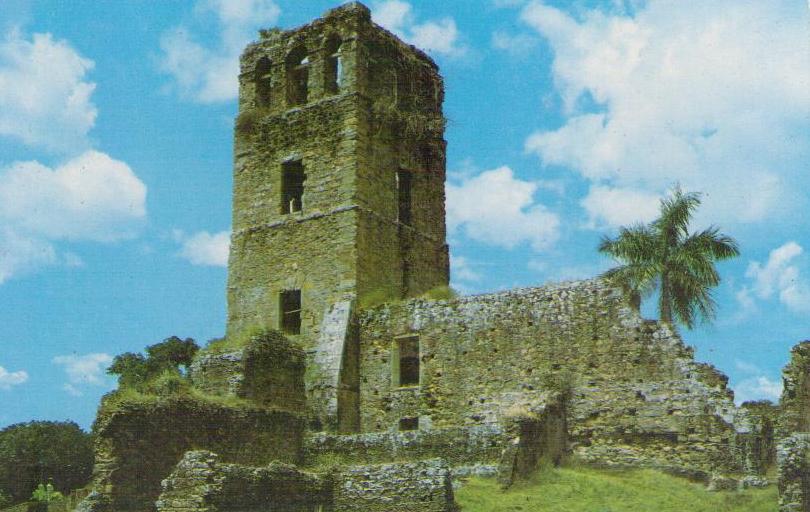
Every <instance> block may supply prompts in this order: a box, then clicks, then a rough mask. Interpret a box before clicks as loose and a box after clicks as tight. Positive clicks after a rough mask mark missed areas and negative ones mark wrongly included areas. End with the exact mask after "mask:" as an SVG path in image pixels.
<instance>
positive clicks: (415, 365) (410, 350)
mask: <svg viewBox="0 0 810 512" xmlns="http://www.w3.org/2000/svg"><path fill="white" fill-rule="evenodd" d="M399 385H400V386H417V385H419V337H418V336H413V337H410V338H404V339H401V340H399Z"/></svg>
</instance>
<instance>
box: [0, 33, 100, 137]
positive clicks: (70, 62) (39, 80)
mask: <svg viewBox="0 0 810 512" xmlns="http://www.w3.org/2000/svg"><path fill="white" fill-rule="evenodd" d="M93 65H94V64H93V61H91V60H89V59H86V58H84V57H82V56H81V55H79V53H78V52H77V51H76V50H74V49H73V48H72V47H71V46H70V45H69V44H68V43H67V42H66V41H60V40H54V38H53V36H51V35H50V34H34V35H33V37H32V38H31V39H28V38H26V37H24V36H23V34H22V33H21V32H20V31H19V30H11V31H10V32H9V33H8V34H6V36H5V39H4V40H2V41H0V135H5V136H10V137H14V138H16V139H18V140H20V141H22V142H23V143H24V144H27V145H29V146H35V147H42V148H46V149H48V150H53V151H60V152H62V151H75V149H76V148H77V147H78V148H85V147H87V146H88V142H87V133H88V132H89V131H90V129H91V128H92V127H93V125H94V124H95V120H96V115H97V110H96V107H95V105H93V103H92V101H91V100H90V96H91V95H92V93H93V90H94V89H95V84H94V83H92V82H88V81H86V79H85V75H86V73H87V72H88V71H90V70H91V69H92V68H93Z"/></svg>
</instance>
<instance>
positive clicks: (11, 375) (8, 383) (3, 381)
mask: <svg viewBox="0 0 810 512" xmlns="http://www.w3.org/2000/svg"><path fill="white" fill-rule="evenodd" d="M27 380H28V373H26V372H25V371H23V370H20V371H17V372H10V371H8V370H6V369H5V368H3V367H2V366H0V389H5V390H8V389H11V388H12V387H13V386H19V385H20V384H22V383H24V382H25V381H27Z"/></svg>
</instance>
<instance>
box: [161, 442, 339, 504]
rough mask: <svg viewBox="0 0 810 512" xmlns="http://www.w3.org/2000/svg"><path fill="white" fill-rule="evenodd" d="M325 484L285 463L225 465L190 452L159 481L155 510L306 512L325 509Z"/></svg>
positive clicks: (328, 499) (328, 491)
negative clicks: (271, 511) (158, 495)
mask: <svg viewBox="0 0 810 512" xmlns="http://www.w3.org/2000/svg"><path fill="white" fill-rule="evenodd" d="M329 484H330V482H328V481H324V480H323V479H321V478H320V477H318V476H317V475H314V474H311V473H305V472H302V471H300V470H298V469H297V468H296V467H295V466H291V465H289V464H282V463H278V462H274V463H272V464H270V465H267V466H263V467H250V466H243V465H238V464H226V463H223V462H222V461H221V457H219V456H218V455H216V454H215V453H212V452H207V451H191V452H187V453H186V454H185V456H184V457H183V459H182V460H181V461H180V463H179V464H178V465H177V467H175V469H174V471H173V472H172V474H171V475H170V476H169V477H168V478H166V479H165V480H164V481H163V483H162V488H163V492H162V493H161V495H160V498H159V499H158V500H157V510H158V512H192V511H194V512H209V511H210V512H214V511H217V512H227V511H233V512H248V511H257V512H258V511H260V510H274V511H275V510H279V511H284V512H312V511H316V510H324V509H323V508H319V507H325V506H327V505H328V504H330V502H331V488H330V485H329ZM327 510H328V509H327Z"/></svg>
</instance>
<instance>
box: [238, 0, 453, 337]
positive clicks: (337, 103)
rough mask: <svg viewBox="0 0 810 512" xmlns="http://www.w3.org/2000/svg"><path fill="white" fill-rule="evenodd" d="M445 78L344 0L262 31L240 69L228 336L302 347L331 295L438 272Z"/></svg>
mask: <svg viewBox="0 0 810 512" xmlns="http://www.w3.org/2000/svg"><path fill="white" fill-rule="evenodd" d="M443 97H444V87H443V83H442V79H441V76H440V75H439V73H438V68H437V66H436V64H435V63H434V62H433V61H432V60H431V59H430V58H429V57H428V56H427V55H425V54H424V53H422V52H421V51H419V50H418V49H416V48H414V47H413V46H409V45H407V44H405V43H403V42H402V41H400V40H399V39H397V38H396V37H395V36H394V35H393V34H391V33H390V32H388V31H386V30H385V29H383V28H381V27H379V26H377V25H375V24H374V23H373V22H372V21H371V16H370V12H369V10H368V8H366V7H365V6H364V5H362V4H360V3H357V2H352V3H348V4H346V5H343V6H341V7H338V8H336V9H332V10H330V11H328V12H327V13H325V15H324V16H323V17H322V18H320V19H317V20H315V21H314V22H312V23H310V24H308V25H305V26H302V27H299V28H296V29H293V30H288V31H280V30H275V29H274V30H269V31H262V32H261V37H260V40H259V41H258V42H256V43H253V44H251V45H249V46H248V47H247V49H246V50H245V52H244V53H243V55H242V58H241V70H240V74H239V116H238V118H237V121H236V128H235V137H234V139H235V143H234V160H235V161H234V191H233V235H232V242H231V253H230V262H229V277H228V334H229V335H234V334H236V333H238V332H240V331H241V330H243V329H246V328H248V327H252V326H264V327H269V328H274V329H280V330H281V331H283V332H285V333H286V334H287V335H288V336H289V337H291V338H292V339H295V340H298V341H299V343H300V344H301V346H302V347H303V348H304V349H307V350H309V349H311V348H312V347H313V346H314V345H315V344H316V343H318V341H317V340H318V338H319V336H320V335H321V331H322V330H323V329H324V327H323V323H324V318H325V315H327V314H328V312H329V310H330V308H331V307H332V306H333V305H334V304H336V303H337V302H339V301H347V300H348V301H354V300H359V302H360V303H361V304H362V303H363V300H364V298H367V297H379V298H385V299H397V298H405V297H412V296H417V295H420V294H422V293H424V292H425V291H427V290H429V289H431V288H434V287H437V286H445V285H447V284H448V279H449V263H448V251H447V245H446V240H445V234H446V233H445V206H444V182H445V146H446V143H445V141H444V138H443V137H444V118H443V116H442V101H443Z"/></svg>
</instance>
